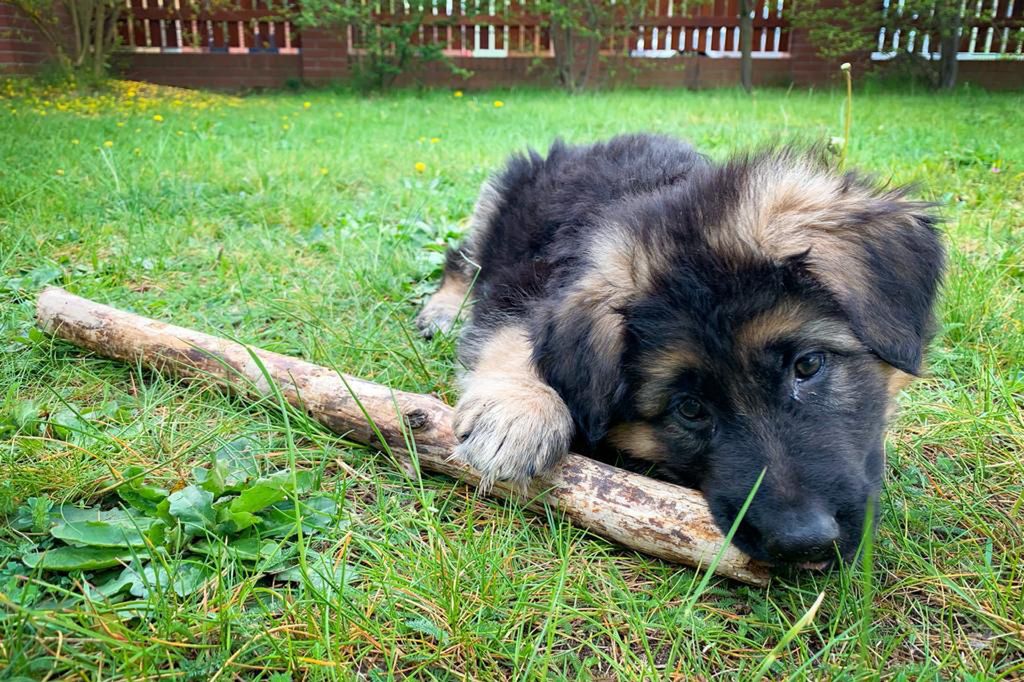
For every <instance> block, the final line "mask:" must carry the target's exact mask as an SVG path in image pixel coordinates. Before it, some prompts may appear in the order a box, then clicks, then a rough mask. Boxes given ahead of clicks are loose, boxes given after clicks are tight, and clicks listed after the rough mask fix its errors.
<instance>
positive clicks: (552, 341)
mask: <svg viewBox="0 0 1024 682" xmlns="http://www.w3.org/2000/svg"><path fill="white" fill-rule="evenodd" d="M583 286H585V285H583ZM538 318H539V319H537V320H536V327H535V330H534V350H533V360H534V364H535V365H536V367H537V369H538V370H539V371H540V374H541V376H542V377H543V378H544V380H545V381H546V382H547V383H548V384H549V385H550V386H551V387H552V388H554V389H555V390H556V391H558V393H559V395H560V396H561V397H562V399H563V400H564V401H565V403H566V405H568V406H569V411H570V412H571V413H572V416H573V420H574V421H575V422H576V428H577V430H578V435H580V436H583V437H584V438H585V439H586V442H587V443H588V444H589V445H591V446H593V445H596V444H597V443H598V442H599V441H600V440H601V439H602V438H604V437H605V435H606V434H607V432H608V427H609V421H610V419H611V416H612V413H613V410H614V408H615V405H616V404H617V403H618V402H619V401H620V400H621V399H622V397H623V395H624V394H625V382H624V380H623V375H622V354H623V344H624V342H623V338H624V334H625V329H624V324H623V321H622V316H621V315H620V314H619V313H618V312H616V311H615V310H613V309H612V308H611V307H610V306H609V305H608V302H607V301H604V300H600V299H599V298H598V297H597V295H596V292H588V291H586V290H585V289H583V288H581V287H580V286H577V287H573V288H572V289H570V290H569V291H568V292H567V293H566V294H565V295H564V296H561V297H559V299H558V300H556V301H552V302H551V305H550V306H547V307H546V308H545V309H544V310H542V311H540V314H539V316H538Z"/></svg>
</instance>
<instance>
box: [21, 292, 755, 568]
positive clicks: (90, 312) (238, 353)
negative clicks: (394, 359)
mask: <svg viewBox="0 0 1024 682" xmlns="http://www.w3.org/2000/svg"><path fill="white" fill-rule="evenodd" d="M36 316H37V321H38V324H39V327H40V328H41V329H43V330H45V331H47V332H50V333H51V334H54V335H55V336H57V337H60V338H62V339H64V340H66V341H69V342H71V343H73V344H75V345H76V346H80V347H82V348H85V349H88V350H91V351H93V352H95V353H97V354H99V355H102V356H105V357H108V358H113V359H116V360H123V361H126V362H133V363H134V362H140V363H141V364H142V365H144V366H146V367H148V368H150V369H152V370H155V371H157V372H161V373H167V374H170V375H173V376H177V377H182V378H202V379H204V380H206V381H213V382H214V383H216V384H218V385H220V386H221V387H223V388H226V389H228V390H231V391H233V392H235V393H238V394H240V395H243V396H248V397H253V398H262V397H265V396H266V395H267V394H268V393H270V392H271V391H272V389H273V387H272V385H271V382H273V384H275V385H276V386H277V388H278V389H279V390H280V391H281V394H282V395H283V396H284V398H285V399H286V400H287V401H288V402H289V403H291V404H292V405H294V406H296V407H298V408H300V409H303V410H305V411H306V412H307V413H308V414H309V415H310V416H311V417H313V418H315V419H316V420H318V421H319V422H321V423H322V424H324V425H325V426H326V427H327V428H328V429H330V430H331V431H333V432H334V433H337V434H340V435H343V436H345V437H346V438H350V439H352V440H355V441H358V442H361V443H366V444H368V445H374V446H380V445H381V444H380V440H381V439H383V440H384V441H385V442H386V443H387V445H388V447H389V448H390V449H391V450H392V452H395V453H400V454H408V452H407V449H408V447H409V445H408V443H409V441H408V440H407V438H411V439H413V440H414V442H415V449H416V458H417V461H418V462H419V465H420V466H421V467H422V468H423V469H426V470H428V471H433V472H438V473H442V474H446V475H448V476H452V477H454V478H457V479H459V480H462V481H464V482H466V483H468V484H470V485H473V486H475V485H477V484H478V483H479V481H480V475H479V473H478V472H477V471H475V470H474V469H472V468H471V467H469V466H468V465H466V464H464V463H462V462H460V461H456V460H452V459H450V456H451V453H452V450H453V449H454V447H455V445H456V443H457V439H456V437H455V434H454V433H453V432H452V408H450V407H449V406H448V405H446V404H444V403H443V402H442V401H440V400H438V399H437V398H435V397H433V396H428V395H421V394H417V393H407V392H404V391H396V390H393V389H391V388H389V387H387V386H382V385H380V384H375V383H373V382H369V381H364V380H362V379H357V378H355V377H350V376H347V375H339V374H338V373H337V372H335V371H333V370H330V369H327V368H325V367H321V366H319V365H314V364H312V363H309V362H305V361H303V360H299V359H296V358H293V357H288V356H286V355H280V354H278V353H272V352H269V351H265V350H261V349H258V348H253V347H251V346H245V345H242V344H239V343H235V342H234V341H229V340H227V339H223V338H219V337H216V336H211V335H208V334H203V333H201V332H197V331H194V330H191V329H185V328H183V327H176V326H173V325H170V324H165V323H163V322H157V321H156V320H151V319H149V318H146V317H142V316H140V315H135V314H133V313H128V312H124V311H121V310H117V309H115V308H111V307H109V306H105V305H102V304H99V303H95V302H93V301H89V300H87V299H84V298H80V297H78V296H75V295H73V294H70V293H68V292H67V291H65V290H63V289H60V288H56V287H50V288H48V289H46V290H45V291H43V292H42V293H41V294H40V295H39V299H38V302H37V310H36ZM364 410H365V414H364ZM367 416H369V419H367ZM371 420H372V423H371ZM492 494H494V495H496V496H499V497H505V498H514V499H518V500H519V501H521V502H524V503H526V504H528V505H529V506H531V507H534V508H543V506H544V505H545V504H548V505H551V506H552V507H554V508H555V509H558V510H560V511H562V512H564V513H565V515H566V516H567V517H568V518H569V519H570V520H571V521H572V522H573V523H574V524H576V525H578V526H580V527H581V528H585V529H587V530H589V531H591V532H592V533H594V534H596V535H600V536H602V537H604V538H608V539H610V540H613V541H615V542H617V543H619V544H621V545H624V546H625V547H629V548H631V549H635V550H637V551H640V552H644V553H646V554H650V555H652V556H655V557H659V558H662V559H667V560H669V561H674V562H678V563H682V564H686V565H689V566H696V567H702V566H705V567H706V566H708V565H709V564H710V563H711V562H712V560H713V559H714V558H715V556H716V555H717V554H718V553H719V551H720V550H722V557H721V560H720V561H719V563H718V565H717V567H716V571H717V572H718V573H720V574H722V575H725V576H728V577H730V578H733V579H736V580H739V581H742V582H745V583H750V584H755V585H763V584H765V583H767V581H768V572H767V569H766V568H765V567H764V566H761V565H760V564H757V563H756V562H753V561H752V560H751V559H750V558H749V557H747V556H746V555H745V554H743V553H742V552H740V551H739V550H738V549H736V548H735V547H733V546H728V547H725V548H724V550H723V543H724V542H725V540H724V538H723V537H722V535H721V533H720V532H719V531H718V528H717V527H716V526H715V523H714V520H713V519H712V517H711V513H710V511H709V510H708V507H707V504H706V503H705V501H704V498H703V497H702V496H701V495H700V493H698V492H696V491H693V490H689V489H687V488H682V487H679V486H676V485H672V484H670V483H665V482H663V481H658V480H655V479H652V478H647V477H646V476H641V475H639V474H635V473H632V472H628V471H624V470H622V469H618V468H615V467H612V466H609V465H607V464H603V463H600V462H596V461H594V460H591V459H588V458H586V457H581V456H579V455H573V454H570V455H569V456H568V457H566V458H565V459H564V460H563V461H562V462H561V463H560V464H559V465H558V466H557V467H556V468H555V469H554V470H553V471H552V472H551V473H549V474H547V475H544V476H542V477H538V478H537V479H535V480H534V481H533V482H532V484H531V485H530V488H529V490H528V491H527V492H526V494H525V495H522V493H521V492H520V491H517V490H515V489H512V488H510V487H508V486H505V485H502V484H500V483H499V484H497V485H496V486H495V487H494V488H493V490H492Z"/></svg>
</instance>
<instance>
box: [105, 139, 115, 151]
mask: <svg viewBox="0 0 1024 682" xmlns="http://www.w3.org/2000/svg"><path fill="white" fill-rule="evenodd" d="M103 146H104V147H106V148H107V149H110V148H111V147H113V146H114V141H113V140H105V141H104V142H103Z"/></svg>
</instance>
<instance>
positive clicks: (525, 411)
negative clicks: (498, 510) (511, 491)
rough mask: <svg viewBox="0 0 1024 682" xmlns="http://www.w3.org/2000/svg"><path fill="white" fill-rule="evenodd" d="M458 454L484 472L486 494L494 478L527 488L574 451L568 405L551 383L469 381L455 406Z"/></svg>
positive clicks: (483, 484) (456, 453) (482, 484)
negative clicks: (571, 450)
mask: <svg viewBox="0 0 1024 682" xmlns="http://www.w3.org/2000/svg"><path fill="white" fill-rule="evenodd" d="M455 433H456V434H457V435H458V437H459V440H460V441H461V442H460V443H459V445H458V446H457V447H456V448H455V453H454V456H455V457H457V458H458V459H461V460H462V461H464V462H467V463H468V464H469V465H471V466H472V467H473V468H475V469H477V470H478V471H480V474H481V481H480V487H481V489H482V490H484V491H485V492H486V491H487V489H488V488H489V487H490V486H491V485H492V484H493V483H494V482H495V481H509V482H511V483H513V484H515V485H516V486H519V487H521V488H524V487H525V486H526V484H527V483H528V482H529V481H530V479H531V478H533V477H534V476H536V475H538V474H541V473H543V472H544V471H547V470H548V469H550V468H551V467H552V466H554V465H555V464H557V463H558V461H559V460H560V459H562V457H564V456H565V454H566V453H568V452H569V444H570V442H571V440H572V434H573V423H572V416H571V415H570V414H569V408H568V407H566V405H565V403H564V402H563V401H562V398H561V397H560V396H559V395H558V393H556V392H555V390H554V389H552V388H551V387H550V386H548V385H546V384H543V383H540V382H533V381H530V382H523V381H520V380H510V381H508V382H503V381H495V380H490V381H485V382H479V383H476V384H474V383H470V385H469V386H468V387H467V390H466V391H465V392H464V394H463V396H462V399H461V400H459V402H458V404H457V405H456V406H455Z"/></svg>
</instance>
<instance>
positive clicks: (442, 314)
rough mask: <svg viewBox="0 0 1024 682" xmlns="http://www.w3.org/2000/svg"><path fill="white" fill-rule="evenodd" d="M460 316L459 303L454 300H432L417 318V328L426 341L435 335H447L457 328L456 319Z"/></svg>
mask: <svg viewBox="0 0 1024 682" xmlns="http://www.w3.org/2000/svg"><path fill="white" fill-rule="evenodd" d="M458 316H459V302H458V301H453V300H450V299H449V300H435V299H433V298H432V299H430V300H429V301H427V304H426V305H425V306H423V310H421V311H420V314H419V315H417V316H416V328H417V329H418V330H419V332H420V336H422V337H423V338H425V339H430V338H433V337H434V335H435V334H447V333H449V332H450V331H451V330H452V329H453V328H454V327H455V319H456V318H457V317H458Z"/></svg>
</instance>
